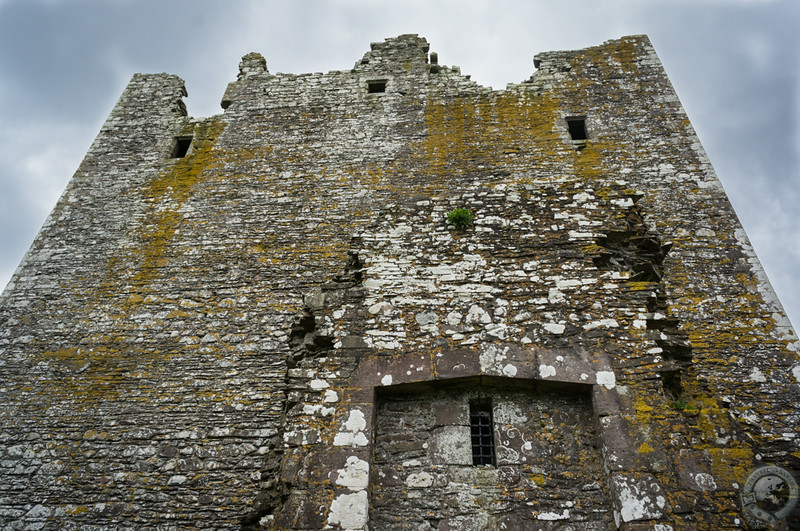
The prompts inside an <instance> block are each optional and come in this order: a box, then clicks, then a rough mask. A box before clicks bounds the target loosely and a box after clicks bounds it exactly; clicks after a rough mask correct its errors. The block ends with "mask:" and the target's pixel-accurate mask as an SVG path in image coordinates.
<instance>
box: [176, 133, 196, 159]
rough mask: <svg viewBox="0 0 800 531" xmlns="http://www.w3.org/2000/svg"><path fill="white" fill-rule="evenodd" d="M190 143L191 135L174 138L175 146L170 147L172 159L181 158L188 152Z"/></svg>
mask: <svg viewBox="0 0 800 531" xmlns="http://www.w3.org/2000/svg"><path fill="white" fill-rule="evenodd" d="M191 145H192V137H190V136H179V137H178V138H176V139H175V147H174V148H173V149H172V158H173V159H182V158H183V157H185V156H186V154H187V153H188V152H189V148H190V147H191Z"/></svg>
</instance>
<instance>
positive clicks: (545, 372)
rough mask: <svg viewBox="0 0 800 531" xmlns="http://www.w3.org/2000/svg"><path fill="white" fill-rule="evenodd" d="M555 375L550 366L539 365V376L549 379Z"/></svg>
mask: <svg viewBox="0 0 800 531" xmlns="http://www.w3.org/2000/svg"><path fill="white" fill-rule="evenodd" d="M555 375H556V368H555V367H553V366H552V365H544V364H542V365H539V376H541V377H542V378H549V377H551V376H555Z"/></svg>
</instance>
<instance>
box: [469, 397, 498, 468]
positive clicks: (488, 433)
mask: <svg viewBox="0 0 800 531" xmlns="http://www.w3.org/2000/svg"><path fill="white" fill-rule="evenodd" d="M469 428H470V435H471V436H472V464H473V465H492V466H494V463H495V460H494V425H493V423H492V407H491V405H490V404H485V403H481V404H470V407H469Z"/></svg>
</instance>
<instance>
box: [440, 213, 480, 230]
mask: <svg viewBox="0 0 800 531" xmlns="http://www.w3.org/2000/svg"><path fill="white" fill-rule="evenodd" d="M474 219H475V214H473V213H472V212H470V211H469V210H468V209H466V208H457V209H455V210H453V211H451V212H448V213H447V222H448V223H449V224H451V225H452V226H453V227H455V228H456V229H457V230H466V229H467V228H469V227H471V226H472V220H474Z"/></svg>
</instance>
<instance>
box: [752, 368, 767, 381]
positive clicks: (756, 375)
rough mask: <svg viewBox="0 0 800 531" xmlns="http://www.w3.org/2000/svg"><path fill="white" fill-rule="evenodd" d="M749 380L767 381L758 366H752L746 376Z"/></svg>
mask: <svg viewBox="0 0 800 531" xmlns="http://www.w3.org/2000/svg"><path fill="white" fill-rule="evenodd" d="M748 377H749V378H750V381H753V382H757V383H764V382H766V381H767V377H766V376H764V373H763V372H761V370H760V369H759V368H758V367H753V370H752V372H751V373H750V375H749V376H748Z"/></svg>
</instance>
